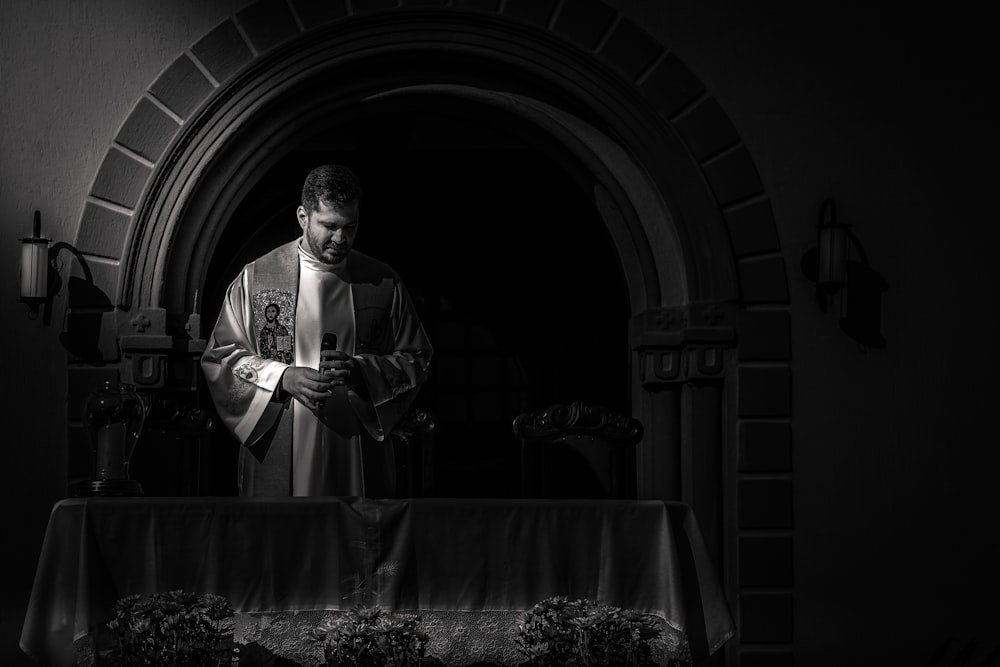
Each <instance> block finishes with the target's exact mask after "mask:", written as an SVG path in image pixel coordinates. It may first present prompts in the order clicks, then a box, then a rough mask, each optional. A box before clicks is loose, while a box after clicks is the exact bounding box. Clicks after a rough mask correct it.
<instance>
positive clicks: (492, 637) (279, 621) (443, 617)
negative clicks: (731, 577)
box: [75, 611, 691, 667]
mask: <svg viewBox="0 0 1000 667" xmlns="http://www.w3.org/2000/svg"><path fill="white" fill-rule="evenodd" d="M344 613H345V612H338V611H299V612H255V613H238V614H236V615H235V616H234V617H233V618H232V619H231V620H230V621H229V622H231V623H232V629H233V642H234V654H235V655H238V662H237V660H236V659H235V658H234V661H233V665H234V666H235V665H237V664H238V665H240V667H257V666H264V665H267V666H271V665H274V666H277V665H283V666H284V667H296V666H297V667H322V666H323V665H324V664H325V663H324V660H323V652H322V650H321V649H319V648H318V647H316V646H314V645H313V644H312V643H311V642H309V641H308V640H307V639H305V636H306V633H308V632H309V630H311V629H313V628H314V627H316V626H317V625H319V624H320V623H321V622H322V621H323V620H324V619H327V618H337V617H338V616H339V615H342V614H344ZM390 613H391V614H416V615H417V616H420V618H421V622H420V628H421V629H422V630H423V631H424V632H426V633H427V634H428V635H429V637H430V639H429V641H428V642H427V647H426V654H427V656H429V657H434V658H437V659H439V660H440V661H441V662H442V663H444V664H445V665H448V666H449V667H451V666H455V667H462V666H466V665H472V664H475V663H486V664H492V665H504V666H507V665H511V666H513V665H520V664H521V663H523V662H524V661H525V656H524V655H523V654H521V653H520V652H519V651H518V648H517V619H518V617H519V616H520V615H521V612H520V611H420V612H403V611H393V612H390ZM657 618H659V617H657ZM659 627H660V630H661V633H660V635H659V637H657V638H656V639H654V640H653V641H652V643H651V646H652V650H653V660H654V662H655V663H656V664H657V665H671V664H672V665H676V664H677V663H680V665H682V666H688V665H690V664H691V655H690V649H689V647H688V643H687V639H686V637H685V636H684V633H682V632H680V631H678V630H676V629H675V628H673V627H671V626H670V625H669V624H667V622H666V621H665V620H663V619H662V618H659ZM75 648H76V652H77V658H78V661H77V665H79V666H80V667H99V664H100V663H99V662H95V659H94V647H93V640H92V638H91V636H89V635H88V636H86V637H83V638H81V639H79V640H77V642H76V643H75Z"/></svg>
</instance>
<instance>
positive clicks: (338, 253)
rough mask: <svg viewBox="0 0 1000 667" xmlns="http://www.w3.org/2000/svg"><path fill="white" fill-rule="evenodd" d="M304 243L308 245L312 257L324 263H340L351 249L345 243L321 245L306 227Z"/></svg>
mask: <svg viewBox="0 0 1000 667" xmlns="http://www.w3.org/2000/svg"><path fill="white" fill-rule="evenodd" d="M306 245H307V246H308V247H309V252H310V253H312V255H313V257H315V258H316V259H318V260H319V261H321V262H323V263H324V264H340V263H341V262H343V261H344V260H345V259H347V253H349V252H350V251H351V246H350V245H349V244H347V243H342V244H340V245H337V244H335V243H328V244H326V245H323V244H322V243H321V242H320V241H319V239H317V238H316V237H315V236H314V235H313V233H312V230H311V229H309V228H308V227H307V228H306Z"/></svg>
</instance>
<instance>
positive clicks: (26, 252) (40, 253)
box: [21, 211, 49, 304]
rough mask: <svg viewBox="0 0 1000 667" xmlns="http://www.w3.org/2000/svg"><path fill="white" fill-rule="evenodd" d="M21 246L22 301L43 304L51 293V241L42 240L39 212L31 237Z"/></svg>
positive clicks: (23, 239) (36, 215) (36, 214)
mask: <svg viewBox="0 0 1000 667" xmlns="http://www.w3.org/2000/svg"><path fill="white" fill-rule="evenodd" d="M21 244H22V245H21V301H24V302H27V303H35V304H37V303H41V302H43V301H45V300H46V299H47V298H48V293H49V240H48V239H46V238H42V223H41V216H40V214H39V212H38V211H35V221H34V225H33V229H32V232H31V236H29V237H26V238H22V239H21Z"/></svg>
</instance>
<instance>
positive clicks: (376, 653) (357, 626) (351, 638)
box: [306, 604, 440, 667]
mask: <svg viewBox="0 0 1000 667" xmlns="http://www.w3.org/2000/svg"><path fill="white" fill-rule="evenodd" d="M420 620H421V619H420V617H419V616H416V615H411V614H399V615H393V616H390V615H389V614H386V613H385V612H384V611H383V609H382V608H381V607H380V606H378V605H375V606H371V607H365V606H362V605H360V604H359V605H357V606H355V607H354V608H353V609H351V610H349V611H348V612H347V613H346V614H344V615H343V616H338V617H333V618H328V619H325V620H324V621H323V622H321V623H320V624H319V625H318V626H316V627H315V628H313V629H311V630H310V631H309V632H308V633H307V637H306V638H307V639H308V640H309V641H311V642H313V643H314V644H316V645H317V646H319V647H321V648H322V649H323V658H324V659H325V660H326V665H327V666H328V667H342V666H343V667H346V666H348V665H350V666H351V667H403V666H407V667H408V666H410V665H428V664H440V662H439V661H437V660H435V659H434V658H430V657H427V656H426V655H425V651H426V646H427V640H428V637H427V634H426V633H425V632H423V631H422V630H421V629H420Z"/></svg>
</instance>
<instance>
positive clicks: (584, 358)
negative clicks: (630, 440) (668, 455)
mask: <svg viewBox="0 0 1000 667" xmlns="http://www.w3.org/2000/svg"><path fill="white" fill-rule="evenodd" d="M324 162H337V163H342V164H347V165H349V166H351V167H352V168H353V169H355V171H357V173H358V175H359V177H360V178H361V181H362V184H363V186H364V188H365V195H364V196H365V200H364V206H363V211H362V216H361V226H360V231H359V236H358V240H357V245H356V248H357V249H358V250H361V251H362V252H366V253H368V254H370V255H372V256H374V257H376V258H378V259H381V260H383V261H386V262H388V263H389V264H390V265H392V266H393V267H394V268H395V269H396V270H397V271H398V272H399V273H400V275H401V276H402V278H403V281H404V283H405V284H406V286H407V288H408V289H409V290H410V292H411V294H412V295H413V297H414V300H415V301H416V303H417V305H418V309H419V311H420V316H421V319H422V321H423V323H424V326H425V328H426V329H427V332H428V335H429V336H430V338H431V341H432V343H433V344H434V346H435V358H434V362H433V364H432V369H431V376H430V379H429V380H428V382H427V383H426V384H425V385H424V386H423V388H422V389H421V392H420V395H419V397H418V399H417V407H420V408H423V409H426V410H428V411H430V412H431V413H432V414H434V415H435V417H436V421H437V424H438V426H437V429H436V432H435V439H434V448H433V484H432V486H431V488H430V493H431V494H432V495H435V496H438V497H514V496H517V495H519V493H520V469H519V462H520V450H519V445H518V442H517V441H516V440H515V439H514V436H513V434H512V432H511V422H512V421H513V419H514V417H515V416H516V415H517V414H519V413H520V412H524V411H527V410H537V409H542V408H545V407H548V406H549V405H551V404H553V403H568V402H571V401H574V400H580V401H585V402H588V403H592V404H600V405H605V406H607V407H609V408H611V409H613V410H617V411H621V412H626V413H627V412H628V411H629V362H630V357H629V349H628V341H627V327H628V318H629V303H628V298H627V291H626V288H625V281H624V275H623V271H622V267H621V265H620V263H619V259H618V256H617V254H616V252H615V249H614V245H613V244H612V241H611V238H610V236H609V234H608V231H607V229H606V227H605V225H604V223H603V221H602V220H601V218H600V216H599V214H598V212H597V210H596V208H595V207H594V205H593V203H592V201H591V198H590V195H589V193H588V192H587V191H586V190H585V189H584V188H583V187H581V185H580V184H579V182H578V181H577V180H576V179H574V178H573V177H572V176H571V175H570V174H569V173H568V172H567V170H566V169H565V168H564V166H562V165H560V164H559V163H558V162H557V161H555V160H554V159H552V157H550V156H549V155H547V154H545V153H544V152H543V151H542V150H540V149H539V148H537V147H536V146H534V145H533V144H532V143H531V142H528V141H524V140H523V139H521V138H519V137H518V136H515V135H514V134H511V133H508V132H507V131H505V129H504V128H503V127H501V126H499V125H497V124H491V123H489V122H483V121H481V120H479V119H474V118H469V117H468V116H465V115H462V116H458V115H449V114H447V113H440V112H433V113H429V112H426V111H416V112H395V113H386V114H377V115H366V116H364V117H362V118H356V119H354V120H350V121H347V122H339V123H336V124H333V123H332V124H331V126H330V127H329V128H328V129H324V130H323V131H320V132H317V133H316V134H315V135H313V136H312V137H310V139H309V140H308V141H306V142H303V143H302V144H301V145H299V146H298V147H296V148H295V149H294V150H291V151H290V152H288V153H287V154H285V155H284V156H283V157H281V158H280V159H279V160H278V161H277V162H275V163H274V164H273V165H272V166H271V168H270V169H269V170H268V171H267V172H266V173H265V174H263V175H262V176H261V177H260V178H259V179H258V180H257V182H256V184H255V185H254V186H253V188H252V189H251V190H250V191H249V192H248V194H247V195H246V196H245V197H244V198H243V200H242V202H241V203H240V205H239V206H238V207H237V209H236V210H235V211H234V212H233V214H232V216H231V217H230V220H229V222H228V224H227V226H226V228H225V231H224V232H223V234H222V236H221V237H220V240H219V243H218V245H217V247H216V251H215V253H214V256H213V259H212V263H211V265H210V267H209V271H208V274H207V278H206V284H205V286H204V291H203V295H204V299H203V303H204V308H203V312H204V313H205V314H206V320H207V322H206V324H209V323H214V317H215V314H217V313H218V310H219V307H220V304H221V301H222V298H223V295H224V293H225V289H226V287H227V285H228V284H229V282H230V281H231V280H232V279H233V278H234V277H235V275H236V274H237V272H238V271H239V270H240V268H241V267H242V266H243V264H245V263H246V262H248V261H250V260H252V259H253V258H255V257H257V256H259V255H260V254H262V253H264V252H266V251H267V250H269V249H271V248H273V247H274V246H276V245H277V244H279V243H282V242H284V241H288V240H291V239H293V238H296V237H297V236H298V235H299V234H300V229H299V227H298V225H297V223H296V221H295V216H294V211H295V207H296V206H297V205H298V202H299V191H300V188H301V184H302V180H303V178H304V177H305V174H306V173H307V172H308V171H309V169H311V168H312V167H314V166H316V165H318V164H321V163H324ZM203 395H204V396H206V397H207V392H203ZM206 400H207V399H206ZM208 402H209V403H210V401H208ZM206 408H208V409H211V406H210V405H208V406H206ZM213 437H214V440H215V442H213V446H212V448H211V449H212V454H211V459H212V463H211V466H210V469H211V470H212V473H211V478H212V479H211V490H210V491H211V493H214V494H219V495H229V494H235V493H236V488H235V469H236V456H237V453H238V444H237V443H236V441H235V439H233V438H232V437H231V436H230V435H229V434H228V433H227V432H225V431H224V430H218V431H217V432H216V434H215V435H214V436H213ZM560 465H561V466H563V468H564V473H565V474H564V475H563V476H562V477H563V479H564V480H566V484H564V486H563V488H562V490H561V493H562V495H565V496H575V497H597V498H599V497H604V496H605V495H606V489H605V487H604V481H603V480H602V477H601V471H598V470H595V469H593V466H592V465H591V464H590V463H588V460H587V459H586V458H585V457H583V456H574V455H573V454H572V453H567V455H566V456H564V457H563V458H562V460H561V464H560Z"/></svg>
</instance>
